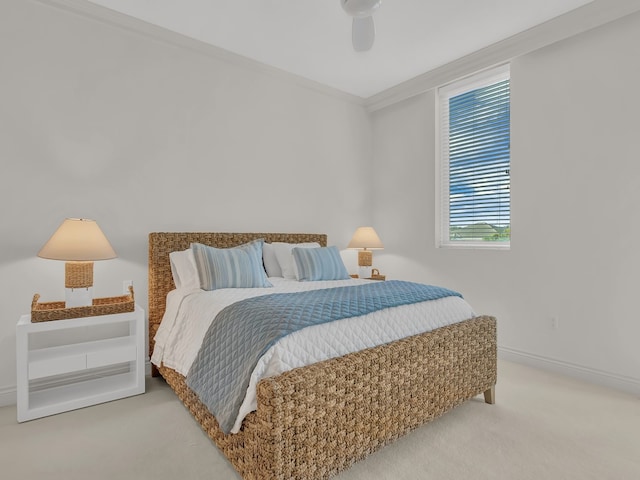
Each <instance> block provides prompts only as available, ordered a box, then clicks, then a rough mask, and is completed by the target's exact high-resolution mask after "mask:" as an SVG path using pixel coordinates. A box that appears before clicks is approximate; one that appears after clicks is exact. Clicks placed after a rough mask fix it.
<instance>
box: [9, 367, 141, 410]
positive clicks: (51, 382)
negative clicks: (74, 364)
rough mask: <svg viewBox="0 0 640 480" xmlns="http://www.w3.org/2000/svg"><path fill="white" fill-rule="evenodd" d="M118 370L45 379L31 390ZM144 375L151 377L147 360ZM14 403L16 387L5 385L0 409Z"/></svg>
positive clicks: (107, 369) (113, 372)
mask: <svg viewBox="0 0 640 480" xmlns="http://www.w3.org/2000/svg"><path fill="white" fill-rule="evenodd" d="M120 370H121V367H117V366H116V367H107V368H102V369H96V371H93V372H91V373H79V374H78V373H76V374H71V375H64V376H60V377H57V378H56V379H55V380H49V379H47V380H45V381H40V382H36V384H35V385H33V389H34V390H38V389H42V388H52V387H59V386H62V385H67V384H69V383H74V382H80V381H84V380H92V379H94V378H100V377H103V376H105V375H113V374H116V373H120ZM144 373H145V375H146V376H147V377H148V376H150V375H151V362H149V360H147V361H146V362H145V365H144ZM16 403H17V399H16V385H7V386H4V387H0V407H8V406H10V405H15V404H16Z"/></svg>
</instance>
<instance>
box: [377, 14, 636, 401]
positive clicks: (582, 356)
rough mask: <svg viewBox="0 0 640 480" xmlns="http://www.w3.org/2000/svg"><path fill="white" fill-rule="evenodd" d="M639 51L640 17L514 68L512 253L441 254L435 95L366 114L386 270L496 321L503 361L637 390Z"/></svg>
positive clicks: (530, 57) (379, 259)
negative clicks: (434, 286) (448, 291)
mask: <svg viewBox="0 0 640 480" xmlns="http://www.w3.org/2000/svg"><path fill="white" fill-rule="evenodd" d="M638 45H640V15H638V14H635V15H632V16H629V17H625V18H623V19H621V20H618V21H616V22H613V23H610V24H607V25H605V26H603V27H600V28H598V29H595V30H592V31H589V32H586V33H584V34H581V35H578V36H575V37H572V38H570V39H568V40H566V41H562V42H559V43H556V44H554V45H551V46H549V47H547V48H544V49H541V50H538V51H536V52H534V53H531V54H528V55H525V56H523V57H520V58H517V59H515V60H514V61H513V63H512V67H511V72H512V82H511V84H512V110H511V111H512V169H511V174H512V175H511V176H512V235H513V237H512V243H511V250H510V251H508V252H506V251H491V250H490V251H478V250H452V249H438V248H435V241H434V238H435V230H434V229H435V207H434V198H435V191H434V170H435V147H434V143H435V138H434V122H435V111H434V108H435V107H434V105H435V92H434V91H429V92H427V93H425V94H422V95H419V96H416V97H413V98H411V99H408V100H405V101H403V102H401V103H398V104H395V105H392V106H390V107H388V108H386V109H384V110H380V111H377V112H375V113H374V114H373V117H372V118H373V134H374V147H373V150H374V168H373V170H374V172H375V180H374V186H375V190H376V194H375V196H374V200H373V201H374V225H375V226H376V229H377V230H378V233H379V234H380V236H381V237H382V239H383V240H384V242H385V247H386V249H385V251H384V252H383V253H382V254H377V256H376V258H377V263H378V264H379V265H380V266H381V267H382V269H383V270H384V271H386V272H387V273H392V274H393V276H397V277H405V278H410V279H414V280H419V281H425V282H433V283H439V284H444V285H448V286H450V287H453V288H456V289H458V290H460V291H461V292H463V293H464V295H465V297H466V298H467V299H468V300H469V301H470V302H471V304H472V305H473V306H474V308H475V309H476V310H477V312H479V313H486V314H492V315H496V316H497V317H498V319H499V345H500V346H501V350H502V352H503V354H505V355H509V356H510V357H512V358H519V359H521V360H523V361H528V362H530V363H534V364H538V365H544V366H547V367H549V368H555V369H559V370H563V371H567V372H569V373H571V374H573V375H578V376H584V377H587V378H589V379H591V380H595V381H600V382H602V383H607V384H610V385H615V386H618V387H621V388H627V389H630V390H632V391H636V392H640V348H638V340H639V339H640V313H639V310H638V306H637V305H638V302H637V297H638V294H637V292H638V287H639V285H640V283H639V282H638V271H639V269H640V249H639V248H638V246H637V239H638V238H639V237H640V222H639V221H638V211H639V206H640V155H639V153H638V152H639V150H638V142H637V139H638V131H639V127H640V124H639V123H638V111H640V93H639V91H638V85H640V63H639V62H638V61H637V58H638V56H637V55H638V51H637V46H638ZM452 80H453V79H452ZM386 252H389V253H386ZM391 252H392V253H391ZM552 316H557V317H558V319H559V328H558V329H557V330H556V329H553V328H552V326H551V318H552Z"/></svg>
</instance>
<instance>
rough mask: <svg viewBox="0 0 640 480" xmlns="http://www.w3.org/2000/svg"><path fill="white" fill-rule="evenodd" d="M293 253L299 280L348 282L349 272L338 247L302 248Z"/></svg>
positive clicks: (294, 250) (295, 249) (297, 248)
mask: <svg viewBox="0 0 640 480" xmlns="http://www.w3.org/2000/svg"><path fill="white" fill-rule="evenodd" d="M291 253H293V258H294V260H295V262H296V267H297V268H298V280H300V281H316V280H347V279H349V278H351V277H349V272H347V268H346V267H345V266H344V262H343V261H342V257H340V252H338V249H337V248H336V247H321V248H300V247H295V248H294V249H293V250H292V251H291Z"/></svg>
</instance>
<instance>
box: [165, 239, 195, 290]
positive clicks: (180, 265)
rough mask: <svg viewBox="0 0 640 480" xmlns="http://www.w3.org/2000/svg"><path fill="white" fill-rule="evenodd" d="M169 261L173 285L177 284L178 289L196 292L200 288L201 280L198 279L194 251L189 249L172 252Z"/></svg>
mask: <svg viewBox="0 0 640 480" xmlns="http://www.w3.org/2000/svg"><path fill="white" fill-rule="evenodd" d="M169 261H170V262H171V274H172V275H173V283H175V284H176V288H177V289H188V290H195V289H199V288H200V278H199V277H198V269H197V267H196V259H195V257H194V256H193V250H191V249H190V248H187V249H186V250H182V251H178V252H171V253H170V254H169Z"/></svg>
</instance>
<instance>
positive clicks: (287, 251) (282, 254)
mask: <svg viewBox="0 0 640 480" xmlns="http://www.w3.org/2000/svg"><path fill="white" fill-rule="evenodd" d="M271 246H272V247H273V249H274V251H275V252H276V258H277V259H278V264H279V265H280V269H281V270H282V276H283V277H284V278H288V279H289V280H297V277H298V272H297V269H296V262H295V261H294V259H293V255H292V253H291V251H292V250H293V248H294V247H299V248H320V244H319V243H317V242H308V243H283V242H273V243H272V244H271Z"/></svg>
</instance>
